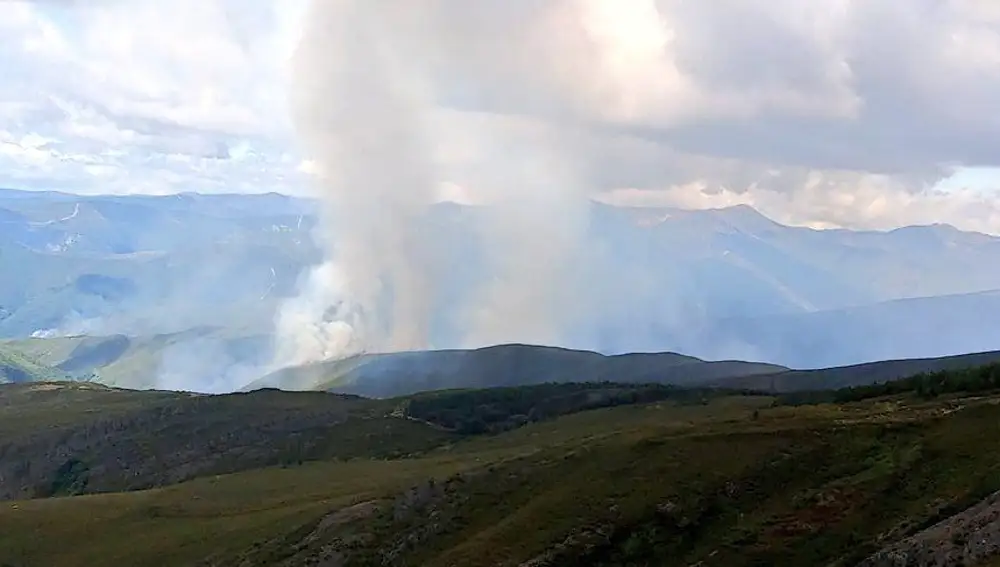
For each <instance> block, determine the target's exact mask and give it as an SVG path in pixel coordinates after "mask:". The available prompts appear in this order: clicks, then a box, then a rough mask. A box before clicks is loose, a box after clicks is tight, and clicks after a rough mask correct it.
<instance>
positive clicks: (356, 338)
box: [275, 0, 587, 367]
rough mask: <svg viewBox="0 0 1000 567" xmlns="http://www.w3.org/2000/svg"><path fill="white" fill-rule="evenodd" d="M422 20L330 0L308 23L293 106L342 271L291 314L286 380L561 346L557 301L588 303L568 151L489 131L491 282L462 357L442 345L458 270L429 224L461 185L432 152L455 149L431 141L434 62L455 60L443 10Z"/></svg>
mask: <svg viewBox="0 0 1000 567" xmlns="http://www.w3.org/2000/svg"><path fill="white" fill-rule="evenodd" d="M411 8H412V6H410V7H409V8H408V7H407V6H406V5H404V4H403V3H393V4H392V5H390V4H389V3H382V2H372V1H370V0H359V1H354V0H315V1H314V2H313V3H312V5H311V7H310V9H309V10H308V12H307V14H306V18H305V25H304V31H303V34H302V36H301V39H300V43H299V46H298V49H297V51H296V52H295V54H294V55H293V59H294V61H293V63H292V69H293V80H292V93H291V97H290V98H291V102H292V105H293V119H294V123H295V126H296V129H297V131H298V133H299V136H300V141H301V144H302V148H303V150H304V151H305V153H306V154H307V155H309V156H310V157H311V159H312V160H313V162H314V163H315V165H316V167H315V171H316V174H317V175H316V178H317V179H316V185H315V187H316V191H317V193H318V195H319V196H320V197H321V199H322V202H323V207H324V209H323V211H322V216H323V222H322V223H321V224H320V227H319V228H318V230H319V231H320V234H319V235H318V240H319V241H320V242H321V243H322V245H323V247H324V249H325V251H326V260H325V261H324V262H323V263H322V264H321V265H319V266H317V267H315V268H314V269H313V270H312V271H311V272H309V273H308V274H307V276H306V278H305V280H304V281H303V282H302V286H301V293H300V294H299V295H298V296H297V297H295V298H293V299H291V300H290V301H288V302H287V303H286V304H285V305H284V307H283V308H282V309H281V310H280V313H279V315H278V318H277V319H278V320H277V327H278V328H277V344H276V360H275V366H279V367H280V366H288V365H294V364H302V363H307V362H312V361H317V360H325V359H332V358H342V357H346V356H350V355H353V354H357V353H360V352H371V351H400V350H414V349H426V348H434V347H451V346H478V345H482V344H489V343H498V342H509V341H526V342H542V343H552V342H557V341H558V335H559V330H560V321H559V320H558V317H559V314H560V313H561V312H563V311H564V310H563V308H562V307H561V305H562V304H561V303H559V302H557V301H556V299H557V298H561V299H562V300H563V301H569V299H570V298H571V297H572V294H570V293H568V291H567V289H566V285H565V284H564V281H565V278H566V276H567V275H568V274H569V267H570V266H571V264H572V262H571V260H572V256H573V255H572V250H573V249H574V247H575V244H576V242H577V241H578V238H577V234H578V233H579V231H580V230H581V229H582V222H581V221H582V220H583V219H584V218H585V215H584V214H582V213H583V212H584V211H585V207H586V206H587V202H586V200H585V199H579V198H578V197H579V194H578V193H577V192H576V190H575V189H574V187H576V184H575V180H574V176H573V175H572V173H573V172H572V170H571V169H570V168H568V167H567V165H566V163H567V162H566V160H564V159H562V158H561V155H562V153H561V151H560V148H559V141H560V140H549V141H546V142H538V141H537V140H538V139H543V140H544V138H535V140H536V141H534V142H533V143H532V145H530V146H529V145H526V144H525V140H524V139H522V138H519V137H518V136H516V135H513V134H511V133H509V132H508V133H504V132H500V131H489V130H484V131H482V132H481V134H484V135H486V136H489V137H490V141H489V142H488V143H484V144H482V145H484V146H488V147H490V148H492V149H493V150H495V153H492V154H490V157H489V159H481V162H480V163H478V164H474V166H473V167H472V168H471V170H473V172H474V173H473V174H472V175H471V176H467V177H466V178H465V179H463V181H464V182H465V183H470V182H471V183H472V184H474V185H475V187H474V189H475V190H477V191H478V193H479V195H480V196H481V197H483V200H484V201H486V202H488V204H489V205H488V206H487V207H484V208H483V209H484V210H483V212H482V222H481V225H480V226H479V227H478V228H479V230H480V231H481V234H480V236H481V238H482V250H484V251H485V252H484V254H485V256H486V257H485V258H483V260H484V262H485V263H486V266H487V272H488V277H486V278H484V279H483V280H482V281H481V284H479V288H478V289H474V290H464V291H465V293H463V294H462V297H463V298H464V299H463V301H466V302H467V304H466V305H463V306H462V307H461V308H460V309H459V310H458V311H459V312H460V313H461V315H460V316H459V317H458V321H457V322H456V326H457V327H458V331H457V335H458V336H459V337H461V339H460V342H461V343H462V344H461V345H458V344H449V345H439V344H438V345H435V344H432V342H431V340H430V332H429V330H430V327H431V322H432V318H433V315H434V314H435V313H436V312H437V309H438V307H440V306H438V305H435V301H438V300H439V299H440V294H439V293H437V290H438V287H439V285H440V283H441V277H442V275H443V272H442V270H449V269H450V268H453V266H451V267H450V266H447V265H444V264H443V263H442V258H443V257H444V255H443V254H442V253H441V252H442V251H441V250H438V249H437V247H439V246H441V243H439V242H438V243H437V244H436V243H435V240H434V239H432V238H431V237H430V236H428V233H427V231H426V225H423V224H422V223H423V221H424V220H425V218H426V213H427V211H428V208H429V206H430V205H431V204H433V203H434V202H435V199H436V196H437V194H438V187H439V186H441V185H442V184H447V183H449V182H451V181H453V180H452V179H450V178H449V175H450V174H452V173H454V172H452V171H448V170H447V168H446V167H445V166H443V165H442V164H441V163H440V162H439V161H438V160H437V159H436V155H435V154H434V152H433V151H432V149H431V148H433V147H435V146H436V144H437V143H439V142H441V141H442V140H441V139H440V137H441V136H443V135H445V134H442V133H441V132H437V131H435V130H434V129H433V128H432V127H431V122H432V113H433V110H434V108H435V104H434V103H435V101H434V96H435V93H434V91H433V89H432V81H431V79H432V77H431V75H432V74H433V73H432V71H431V69H433V68H434V66H433V65H430V64H427V61H431V60H434V61H437V62H438V63H440V61H441V57H442V56H445V57H447V52H448V51H449V49H451V48H453V47H454V46H453V45H450V44H449V45H443V44H442V45H434V44H433V39H432V38H433V36H434V33H427V30H428V29H431V28H433V27H434V24H433V23H431V24H430V25H429V26H427V24H428V22H427V18H432V17H433V15H428V14H432V12H433V11H428V12H426V13H420V14H418V13H416V12H408V11H407V10H408V9H411ZM421 18H423V19H421ZM414 21H416V22H419V23H417V24H416V25H417V26H421V25H423V26H426V27H424V28H422V29H421V30H419V31H414V29H413V24H410V23H407V22H414ZM416 36H419V37H420V40H417V41H414V37H416ZM464 37H465V39H466V42H467V43H469V42H472V43H474V42H475V38H474V37H472V36H464ZM478 47H481V46H478ZM464 48H467V49H476V48H477V46H476V45H465V46H464ZM458 79H459V80H460V79H461V78H460V77H459V78H458ZM481 155H487V154H481ZM500 172H502V174H501V173H500ZM466 173H467V172H466ZM557 292H558V293H557ZM446 300H447V299H446ZM452 300H457V299H454V298H453V299H452ZM449 307H453V306H449ZM449 311H454V309H449Z"/></svg>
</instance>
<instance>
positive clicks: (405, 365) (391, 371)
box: [244, 344, 787, 397]
mask: <svg viewBox="0 0 1000 567" xmlns="http://www.w3.org/2000/svg"><path fill="white" fill-rule="evenodd" d="M784 370H787V369H786V368H784V367H781V366H777V365H773V364H764V363H757V362H743V361H718V362H710V361H704V360H700V359H698V358H695V357H691V356H686V355H682V354H677V353H673V352H662V353H634V354H622V355H614V356H605V355H602V354H599V353H596V352H591V351H579V350H571V349H565V348H557V347H546V346H536V345H524V344H505V345H496V346H491V347H485V348H479V349H470V350H440V351H426V352H402V353H389V354H371V355H360V356H356V357H352V358H348V359H344V360H338V361H332V362H324V363H316V364H310V365H306V366H299V367H292V368H287V369H284V370H279V371H277V372H275V373H273V374H270V375H268V376H265V377H263V378H261V379H260V380H257V381H255V382H253V383H251V384H249V385H248V386H246V387H245V388H244V389H245V390H251V389H255V388H260V387H268V386H273V387H282V388H292V389H297V388H300V389H307V390H331V391H337V392H340V393H349V394H358V395H363V396H371V397H392V396H401V395H408V394H413V393H416V392H420V391H430V390H442V389H454V388H484V387H490V388H492V387H500V386H522V385H530V384H542V383H546V382H623V383H640V384H641V383H667V384H676V385H687V386H693V385H698V384H702V383H706V382H709V381H712V380H716V379H721V378H729V377H733V376H747V375H754V374H766V373H774V372H778V371H784Z"/></svg>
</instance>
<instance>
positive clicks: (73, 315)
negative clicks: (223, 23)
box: [0, 190, 1000, 386]
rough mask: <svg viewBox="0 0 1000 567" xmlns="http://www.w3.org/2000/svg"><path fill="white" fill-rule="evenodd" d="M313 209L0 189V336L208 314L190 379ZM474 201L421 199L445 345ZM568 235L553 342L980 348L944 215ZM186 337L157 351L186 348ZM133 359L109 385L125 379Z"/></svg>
mask: <svg viewBox="0 0 1000 567" xmlns="http://www.w3.org/2000/svg"><path fill="white" fill-rule="evenodd" d="M315 212H316V203H315V202H314V201H311V200H308V199H299V198H294V197H288V196H285V195H278V194H263V195H200V194H196V193H188V194H180V195H167V196H81V195H73V194H67V193H53V192H44V193H35V192H23V191H12V190H0V273H3V274H4V277H3V278H0V337H3V338H10V339H23V338H26V337H28V336H32V335H33V336H37V337H60V336H67V335H93V336H111V335H124V336H127V337H130V338H133V339H137V340H139V339H141V338H142V337H150V336H160V335H179V336H181V337H185V336H189V335H188V334H189V332H190V331H191V330H192V329H198V328H206V327H213V328H219V327H224V328H225V330H224V331H219V332H220V333H222V334H223V335H224V336H225V338H224V339H220V340H219V341H212V342H211V343H209V345H210V348H208V349H206V348H204V347H198V348H200V349H201V350H200V351H199V353H200V354H198V356H187V355H185V356H184V357H182V358H185V360H186V362H185V365H184V366H186V367H189V366H191V364H189V363H193V362H196V360H195V359H207V360H209V362H208V363H206V364H205V366H204V367H203V368H200V369H194V370H197V371H196V372H193V374H194V375H198V376H201V375H205V376H217V375H219V374H222V373H225V372H226V371H227V369H228V368H230V367H232V366H246V365H248V364H256V362H257V361H256V360H244V359H242V358H240V356H242V354H239V353H243V352H246V350H245V349H236V350H235V351H234V350H233V349H230V348H229V347H228V346H226V344H228V342H229V341H230V340H237V339H238V340H243V339H246V340H252V341H257V342H256V343H255V344H258V345H261V348H262V349H264V350H266V348H267V342H268V341H266V340H264V339H263V338H262V337H266V336H267V335H269V334H270V333H271V332H272V330H273V320H274V317H275V313H276V310H277V309H278V308H279V306H280V305H281V301H282V300H283V299H284V298H287V297H289V296H292V295H294V294H295V293H296V289H297V287H296V286H297V285H298V282H299V280H300V278H301V277H302V274H303V273H304V271H305V270H306V269H307V268H308V267H309V266H310V265H312V264H314V263H316V262H317V261H319V259H320V252H319V250H318V248H317V246H316V244H315V242H314V231H315V228H316V226H317V222H318V221H317V218H316V214H315ZM481 214H482V209H481V208H478V207H465V206H462V205H457V204H454V203H443V204H440V205H435V206H433V207H431V208H430V209H429V210H428V213H427V217H426V219H425V221H426V223H427V228H428V232H427V234H428V235H429V236H428V238H432V239H433V242H438V243H440V250H441V252H442V261H443V262H445V264H446V265H450V266H454V267H455V269H454V270H450V271H449V272H448V275H447V277H446V278H444V279H443V280H442V281H441V287H440V289H437V290H435V291H436V296H435V297H434V298H432V301H433V302H434V306H433V307H434V308H433V310H432V311H433V312H434V321H432V325H431V326H432V336H431V344H432V345H433V346H434V347H435V348H444V347H450V346H453V345H458V344H464V343H463V341H462V338H463V337H462V333H461V329H460V328H458V327H457V326H456V325H455V321H457V320H459V319H460V318H459V317H458V316H457V315H459V314H458V313H456V309H457V308H456V307H454V305H455V304H456V303H460V300H461V298H462V297H463V294H464V293H466V290H468V289H473V288H474V287H475V286H476V284H477V282H481V281H484V280H486V279H488V278H490V277H491V273H490V272H489V270H488V268H487V266H488V261H487V259H488V257H489V253H491V251H490V250H484V249H482V247H481V244H480V243H479V241H478V238H477V235H478V233H477V227H478V226H479V225H480V224H481V222H480V220H481V219H480V215H481ZM584 232H585V234H583V235H582V237H581V238H582V239H583V241H582V243H581V247H580V249H581V250H586V251H587V253H586V255H585V257H584V258H583V259H582V260H581V261H580V262H579V263H577V264H576V265H574V268H573V271H572V272H571V273H568V274H567V275H566V278H565V281H560V282H559V285H560V286H562V287H564V288H566V291H567V294H569V292H572V297H574V300H575V303H574V306H573V308H572V310H571V312H569V313H565V314H564V315H565V316H566V319H567V320H566V322H565V324H564V325H562V326H563V329H562V330H563V333H562V335H563V336H562V337H561V340H559V341H556V343H557V344H560V345H562V346H565V347H568V348H573V349H579V350H592V351H596V352H600V353H604V354H616V353H628V352H638V351H647V352H664V351H671V352H684V353H688V354H691V355H693V356H696V357H698V358H701V359H712V360H718V359H736V360H761V361H768V362H772V363H775V364H779V365H782V366H789V367H797V368H816V367H828V366H838V365H845V364H853V363H860V362H866V361H872V360H880V359H889V358H911V357H927V356H944V355H950V354H959V353H963V352H970V351H986V350H993V349H997V348H1000V332H998V331H997V330H996V329H995V326H994V325H992V324H990V323H989V321H990V315H991V314H1000V301H998V297H1000V292H997V291H995V290H1000V239H998V238H996V237H993V236H989V235H984V234H978V233H971V232H963V231H960V230H958V229H955V228H954V227H951V226H947V225H932V226H919V227H904V228H900V229H896V230H892V231H884V232H879V231H850V230H812V229H807V228H797V227H788V226H783V225H781V224H779V223H776V222H774V221H772V220H770V219H768V218H766V217H764V216H763V215H761V214H760V213H758V212H757V211H755V210H754V209H752V208H750V207H747V206H738V207H732V208H726V209H715V210H698V211H689V210H681V209H674V208H624V207H612V206H608V205H601V204H597V203H594V204H593V205H592V206H591V207H590V210H589V218H588V221H587V223H586V224H585V231H584ZM493 252H495V253H501V252H497V251H493ZM516 340H517V337H516V336H515V337H512V338H511V342H516ZM186 341H187V339H182V340H179V342H178V343H177V346H176V348H175V349H174V350H176V351H178V352H179V351H180V350H182V349H184V348H188V347H187V346H185V345H189V346H191V348H195V345H196V344H197V342H196V341H193V339H191V342H190V343H189V342H186ZM206 350H210V351H211V352H206ZM258 350H260V349H258ZM234 353H236V354H239V356H236V357H235V358H234ZM254 355H255V356H256V357H258V358H259V357H264V358H266V355H267V353H266V352H255V353H254ZM149 373H151V372H149ZM149 373H147V375H143V376H132V377H131V378H128V377H127V376H126V377H125V379H130V380H132V383H136V384H138V383H143V384H145V383H146V382H148V381H149V380H152V378H150V377H149V375H148V374H149ZM206 380H208V378H206ZM121 385H124V386H128V385H129V383H128V382H126V383H123V384H121Z"/></svg>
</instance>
